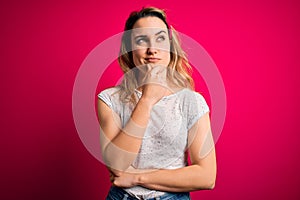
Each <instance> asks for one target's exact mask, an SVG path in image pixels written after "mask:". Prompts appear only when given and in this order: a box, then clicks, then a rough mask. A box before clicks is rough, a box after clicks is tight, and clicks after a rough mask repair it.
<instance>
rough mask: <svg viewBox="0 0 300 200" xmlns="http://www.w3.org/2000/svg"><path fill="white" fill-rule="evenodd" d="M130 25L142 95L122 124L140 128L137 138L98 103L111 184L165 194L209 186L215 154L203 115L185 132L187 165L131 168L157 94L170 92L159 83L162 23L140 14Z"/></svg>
mask: <svg viewBox="0 0 300 200" xmlns="http://www.w3.org/2000/svg"><path fill="white" fill-rule="evenodd" d="M134 28H135V29H134V31H133V32H132V47H133V49H134V51H133V60H134V64H135V65H136V66H137V67H138V68H139V69H140V73H139V75H140V77H139V78H140V81H145V80H146V81H145V82H143V83H144V84H142V86H141V87H140V90H142V91H143V93H142V97H141V98H140V100H139V101H138V103H137V105H136V107H135V109H134V110H133V112H132V115H131V121H132V122H131V124H127V125H126V126H125V128H126V127H128V130H129V132H130V130H132V133H135V132H139V136H138V137H134V136H133V135H131V134H127V132H128V131H126V132H124V129H123V130H121V129H120V128H119V127H120V124H118V123H116V120H115V119H114V116H113V113H112V111H111V109H110V108H109V107H108V106H107V105H106V104H105V103H104V102H102V101H101V100H99V101H98V114H99V121H100V126H101V130H102V131H101V146H102V153H103V156H104V160H105V161H106V163H107V165H108V167H109V169H110V171H111V176H110V178H111V182H112V184H113V185H116V186H119V187H125V188H126V187H132V186H136V185H141V186H144V187H146V188H149V189H155V190H161V191H169V192H182V191H193V190H200V189H212V188H213V187H214V184H215V179H216V157H215V149H214V145H213V141H212V137H211V127H210V119H209V114H208V113H206V114H205V115H204V116H202V117H201V118H200V119H199V120H198V122H196V123H195V125H194V126H193V127H192V128H191V129H190V130H189V133H188V135H189V137H188V145H189V149H188V150H189V155H190V160H191V165H189V166H186V167H183V168H180V169H174V170H167V169H160V170H157V169H156V170H155V169H149V170H138V169H133V168H132V167H130V165H131V163H132V162H133V161H134V159H135V157H136V155H137V154H138V152H139V149H140V146H141V142H142V137H143V134H144V130H145V127H147V124H148V121H149V119H150V112H151V109H152V107H153V106H154V105H155V104H156V103H157V102H158V101H159V100H160V99H161V98H162V97H164V96H166V95H169V94H171V93H172V90H170V89H169V88H168V87H167V84H166V83H165V84H164V82H165V69H166V67H167V65H168V64H169V62H170V52H169V49H170V42H169V38H168V34H167V28H166V25H165V24H164V23H163V21H162V20H160V19H159V18H157V17H144V18H141V19H139V20H138V21H137V22H136V23H135V25H134ZM149 28H151V29H149ZM163 38H164V39H163ZM152 58H153V59H152ZM158 80H159V81H160V82H159V84H157V83H158V82H157V81H158ZM126 130H127V129H126ZM208 136H210V137H208ZM206 138H209V139H206ZM128 144H130V145H128ZM207 144H212V145H210V146H209V148H208V150H207V153H206V154H205V156H201V149H202V147H203V146H208V145H207Z"/></svg>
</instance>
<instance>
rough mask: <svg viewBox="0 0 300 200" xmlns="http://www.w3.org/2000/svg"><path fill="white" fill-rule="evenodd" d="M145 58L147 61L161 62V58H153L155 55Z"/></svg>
mask: <svg viewBox="0 0 300 200" xmlns="http://www.w3.org/2000/svg"><path fill="white" fill-rule="evenodd" d="M144 59H145V61H146V62H147V63H156V62H159V61H160V60H161V59H160V58H153V57H149V58H144Z"/></svg>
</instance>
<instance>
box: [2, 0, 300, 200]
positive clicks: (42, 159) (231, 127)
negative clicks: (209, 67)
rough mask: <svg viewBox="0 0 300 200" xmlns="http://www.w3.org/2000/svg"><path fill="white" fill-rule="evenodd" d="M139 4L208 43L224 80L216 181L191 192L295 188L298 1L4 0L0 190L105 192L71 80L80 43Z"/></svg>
mask: <svg viewBox="0 0 300 200" xmlns="http://www.w3.org/2000/svg"><path fill="white" fill-rule="evenodd" d="M147 5H154V6H158V7H161V8H165V9H166V11H167V14H168V17H169V22H170V24H172V25H173V26H174V27H175V28H176V29H177V30H179V31H180V32H182V33H185V34H187V35H189V36H190V37H192V38H194V39H196V40H197V41H198V42H199V43H200V44H201V45H202V46H203V47H204V48H205V49H206V50H207V51H208V53H209V54H210V55H211V57H212V58H213V59H214V61H215V63H216V64H217V66H218V68H219V71H220V73H221V75H222V77H223V80H224V84H225V89H226V94H227V115H226V121H225V126H224V129H223V132H222V134H221V136H220V138H219V140H218V143H217V145H216V148H217V161H218V177H217V183H216V187H215V189H214V190H212V191H198V192H193V193H192V197H193V199H206V200H209V199H232V200H235V199H236V200H239V199H245V200H247V199H299V198H300V192H299V187H300V184H299V182H300V173H299V169H300V159H299V157H300V156H299V155H300V148H299V147H300V126H299V112H300V106H299V102H300V101H299V100H300V93H299V88H298V86H299V83H300V80H299V77H298V76H299V67H300V62H299V56H300V55H299V46H300V40H299V35H300V31H299V27H300V12H299V10H300V5H299V3H297V1H283V0H281V1H267V2H264V3H261V2H260V1H249V2H246V3H245V2H243V3H242V1H214V0H213V1H191V0H185V1H178V2H176V3H174V1H141V0H134V1H133V0H130V1H126V2H125V1H120V2H115V1H107V3H105V2H104V1H103V2H100V1H88V0H87V1H57V2H53V1H27V2H26V3H25V2H21V1H20V2H17V1H9V2H8V1H7V2H4V1H2V2H1V3H0V17H1V22H0V25H1V26H0V27H1V37H0V44H1V54H0V55H1V68H0V71H1V73H0V74H1V79H0V81H1V84H0V91H1V93H2V95H1V104H0V106H1V116H2V117H1V120H0V124H1V140H0V152H1V164H0V184H1V185H0V188H1V189H0V191H1V192H0V199H31V200H33V199H72V200H83V199H89V200H99V199H104V197H105V195H106V194H107V191H108V189H109V184H110V183H109V179H108V173H107V171H106V170H105V166H103V165H102V164H101V163H100V162H98V161H97V160H96V159H95V158H94V157H93V156H92V155H91V154H89V153H88V151H87V150H86V149H85V147H84V146H83V145H82V143H81V141H80V139H79V137H78V134H77V131H76V129H75V126H74V122H73V117H72V89H73V84H74V80H75V77H76V73H77V71H78V69H79V67H80V65H81V63H82V61H83V60H84V59H85V57H86V56H87V55H88V53H89V52H90V51H91V50H92V49H93V48H94V47H95V46H97V45H98V44H99V43H100V42H102V41H104V40H105V39H107V38H108V37H110V36H112V35H113V34H116V33H119V32H120V31H122V30H123V25H124V22H125V19H126V18H127V16H128V14H129V12H130V11H132V10H136V9H140V8H141V7H142V6H147ZM116 70H117V69H115V68H114V67H109V68H108V70H107V71H106V73H107V74H109V75H110V76H111V78H109V79H106V78H102V79H101V83H100V84H99V88H98V89H101V88H104V87H105V86H108V85H110V84H111V81H112V80H115V79H117V75H118V73H119V72H116ZM195 78H196V79H197V80H196V81H197V89H198V90H201V91H202V92H203V93H204V95H205V96H206V97H207V98H209V94H208V93H207V90H206V87H205V85H202V80H201V77H200V76H199V75H195ZM202 86H203V87H202Z"/></svg>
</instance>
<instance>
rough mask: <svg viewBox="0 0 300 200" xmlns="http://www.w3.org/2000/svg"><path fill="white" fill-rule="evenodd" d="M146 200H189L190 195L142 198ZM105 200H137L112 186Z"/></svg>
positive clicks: (178, 194) (186, 193)
mask: <svg viewBox="0 0 300 200" xmlns="http://www.w3.org/2000/svg"><path fill="white" fill-rule="evenodd" d="M143 199H147V200H190V194H189V193H188V192H178V193H175V192H172V193H171V192H166V193H165V194H164V195H162V196H157V197H155V198H143ZM106 200H138V198H136V197H133V196H132V195H130V194H129V193H127V192H126V191H125V190H123V189H122V188H119V187H114V186H112V187H111V188H110V190H109V193H108V195H107V197H106Z"/></svg>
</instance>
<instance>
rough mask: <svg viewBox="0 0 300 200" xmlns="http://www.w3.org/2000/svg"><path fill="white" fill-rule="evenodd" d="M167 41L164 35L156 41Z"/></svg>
mask: <svg viewBox="0 0 300 200" xmlns="http://www.w3.org/2000/svg"><path fill="white" fill-rule="evenodd" d="M165 40H166V37H165V36H163V35H161V36H158V37H157V39H156V41H158V42H163V41H165Z"/></svg>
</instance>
